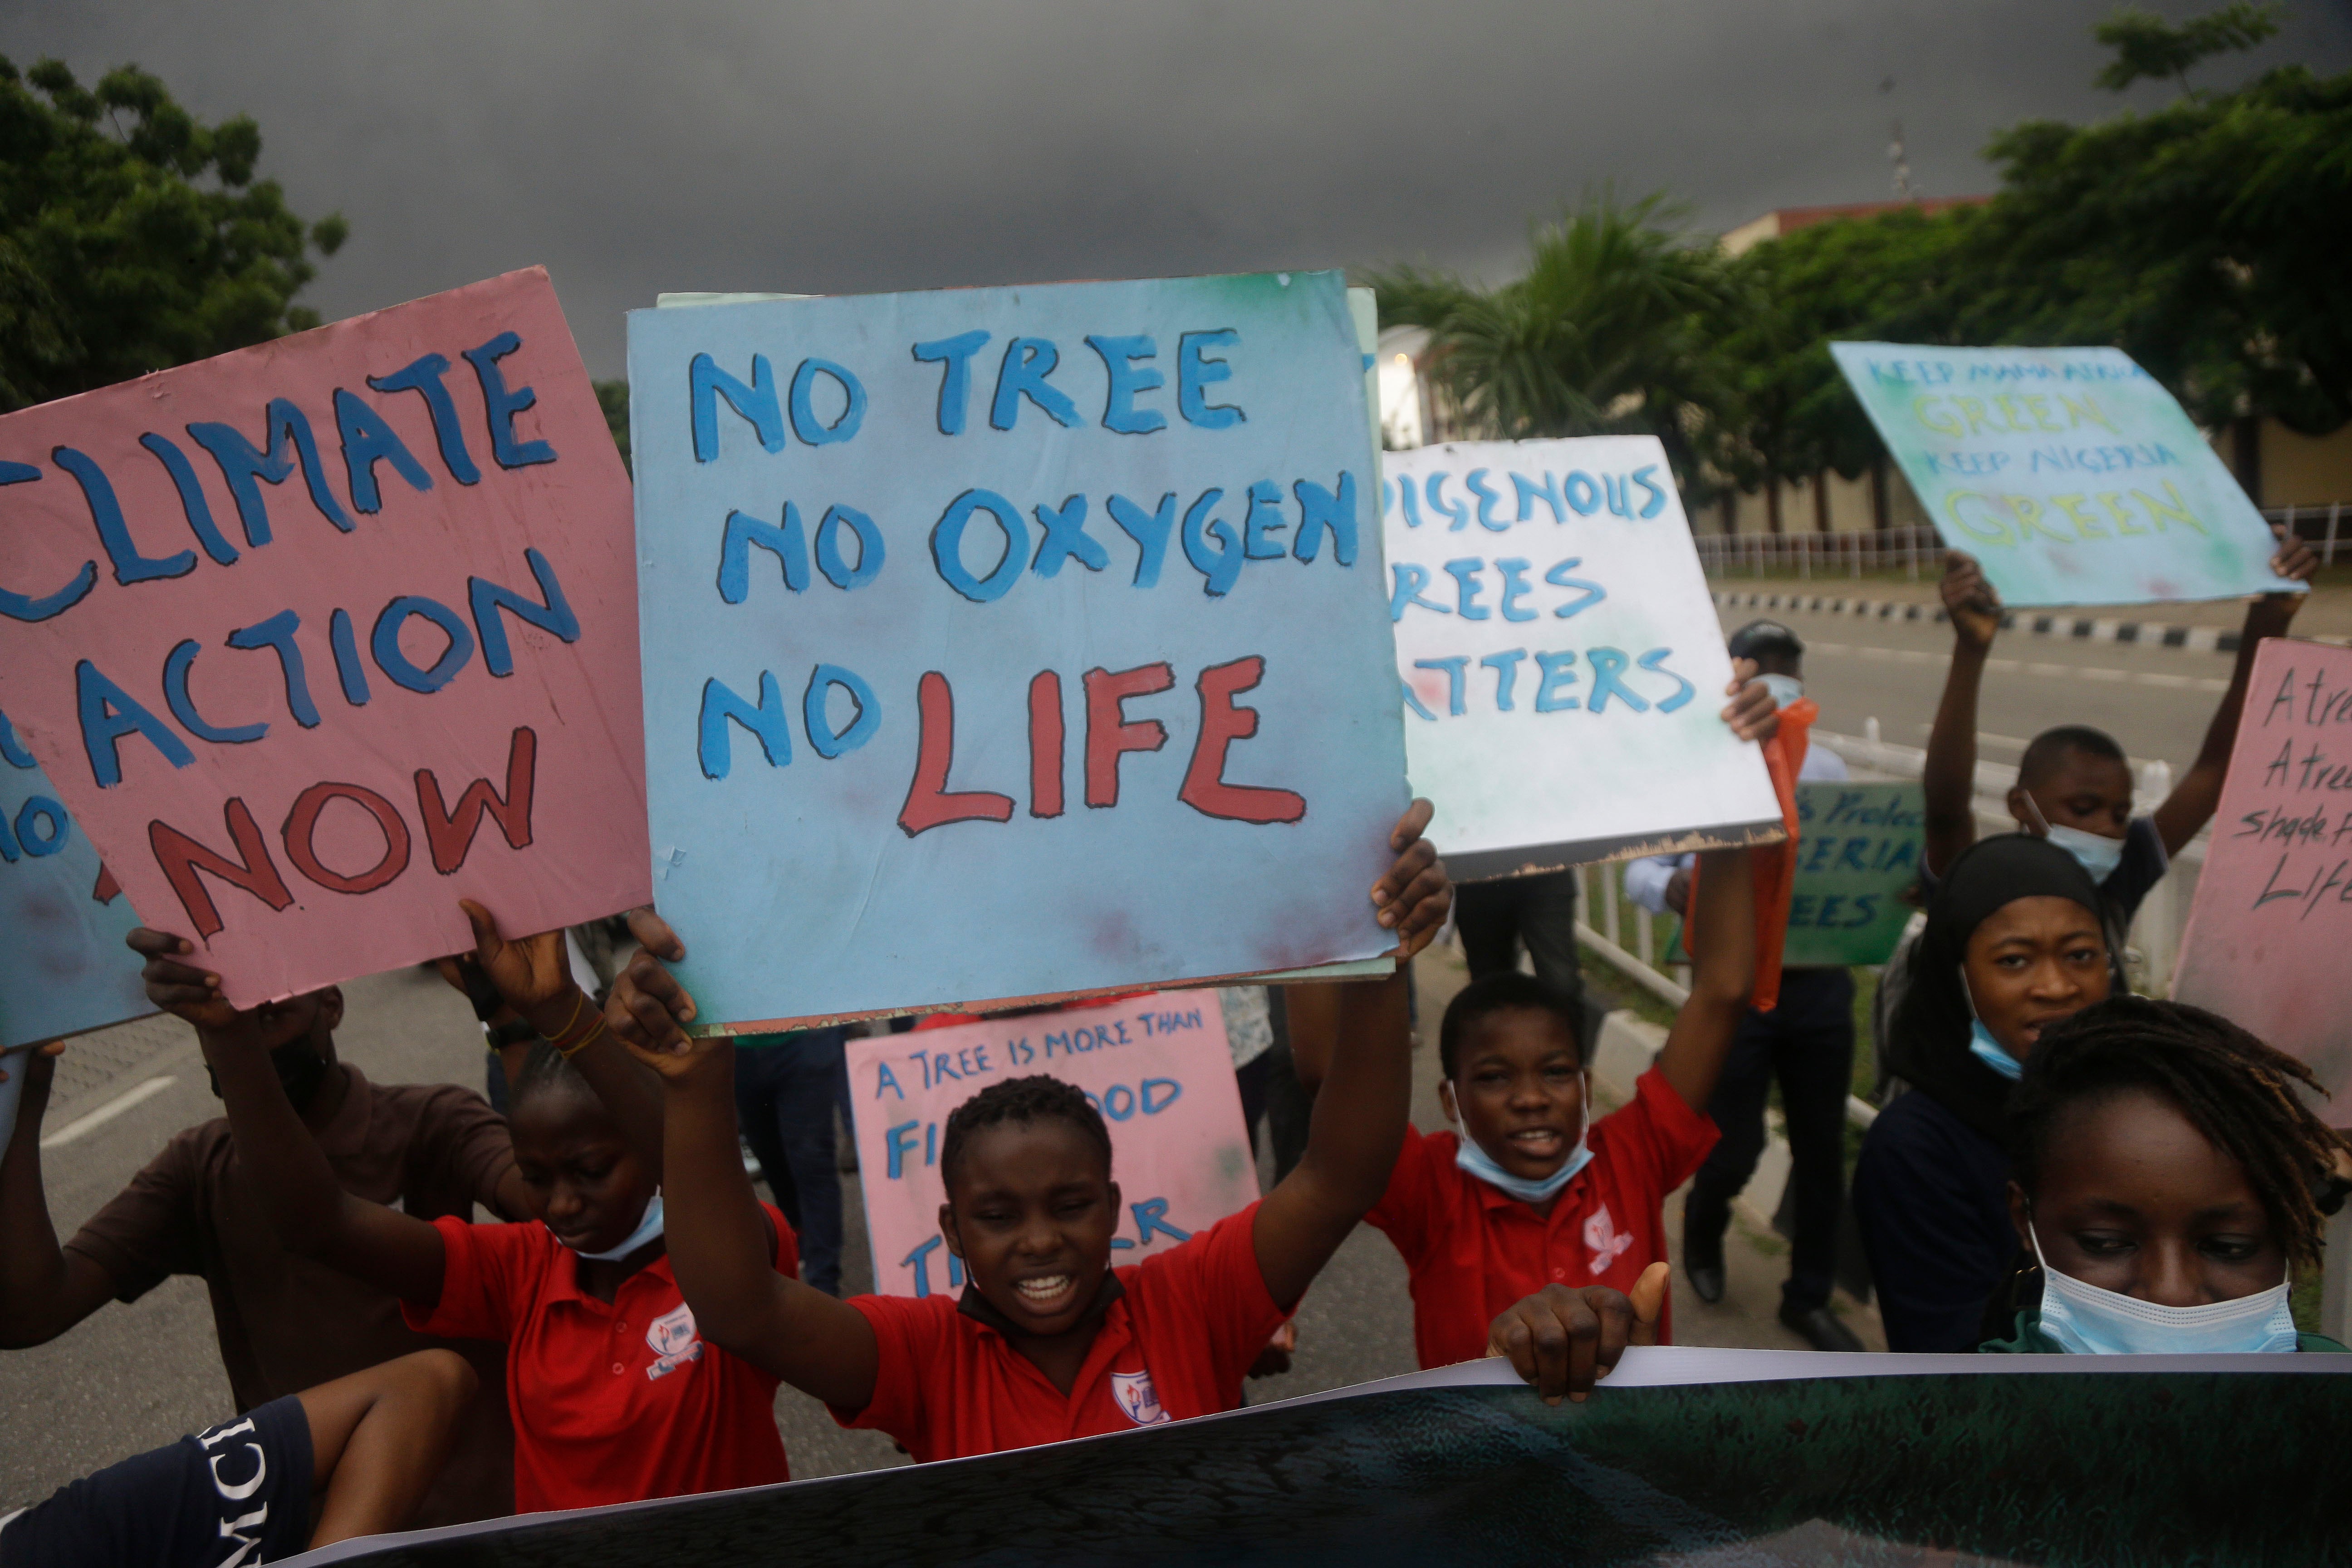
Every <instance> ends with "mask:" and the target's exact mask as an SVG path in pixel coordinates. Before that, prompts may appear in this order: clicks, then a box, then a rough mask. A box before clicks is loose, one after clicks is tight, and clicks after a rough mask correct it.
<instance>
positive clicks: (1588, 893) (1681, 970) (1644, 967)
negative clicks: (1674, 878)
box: [1576, 860, 1878, 1127]
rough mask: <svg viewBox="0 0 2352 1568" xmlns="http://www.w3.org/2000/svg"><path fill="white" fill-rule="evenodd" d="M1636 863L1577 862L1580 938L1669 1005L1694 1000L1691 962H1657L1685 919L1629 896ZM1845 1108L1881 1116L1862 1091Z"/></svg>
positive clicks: (1860, 1118) (1850, 1114)
mask: <svg viewBox="0 0 2352 1568" xmlns="http://www.w3.org/2000/svg"><path fill="white" fill-rule="evenodd" d="M1632 863H1633V862H1631V861H1628V860H1611V861H1607V862H1604V863H1603V864H1601V865H1598V866H1579V867H1578V868H1576V897H1577V907H1578V908H1579V909H1580V910H1583V911H1584V917H1585V918H1584V919H1582V920H1580V921H1577V922H1576V936H1577V940H1578V941H1579V942H1582V943H1583V944H1584V945H1585V946H1587V947H1589V948H1591V950H1592V951H1593V952H1596V953H1598V954H1599V955H1600V956H1601V958H1603V959H1605V960H1607V961H1608V963H1609V964H1610V966H1611V967H1612V968H1613V969H1615V970H1616V971H1617V972H1618V973H1621V974H1622V975H1624V976H1625V978H1627V979H1628V980H1631V981H1632V982H1633V984H1636V985H1639V986H1640V987H1642V989H1643V990H1644V991H1647V992H1649V993H1650V994H1652V995H1654V996H1655V997H1657V998H1659V999H1660V1000H1661V1001H1663V1002H1664V1003H1665V1004H1666V1005H1668V1006H1672V1007H1679V1006H1681V1005H1683V1004H1684V1003H1685V1002H1687V1001H1689V1000H1690V965H1688V964H1686V963H1678V964H1676V965H1675V972H1674V973H1672V974H1668V973H1665V972H1664V971H1663V970H1661V969H1660V968H1659V967H1658V966H1657V954H1658V952H1660V951H1661V946H1662V942H1663V943H1671V942H1672V941H1673V939H1674V934H1675V931H1678V930H1680V929H1681V925H1682V922H1681V921H1679V920H1677V919H1675V917H1674V916H1672V915H1659V914H1653V913H1651V912H1650V911H1649V910H1645V909H1643V907H1642V906H1641V905H1639V904H1637V903H1635V902H1633V900H1631V899H1629V898H1627V897H1626V896H1625V868H1626V867H1627V866H1629V865H1631V864H1632ZM1596 894H1598V895H1599V896H1600V902H1599V904H1598V905H1597V906H1596V905H1595V903H1594V901H1593V900H1594V897H1595V895H1596ZM1596 909H1597V912H1598V913H1599V915H1600V917H1601V925H1600V927H1599V929H1597V930H1596V929H1595V928H1594V927H1593V925H1592V923H1591V918H1592V916H1593V914H1594V913H1595V912H1596ZM1628 925H1631V926H1632V927H1633V950H1632V951H1631V952H1628V951H1627V950H1626V947H1625V928H1626V927H1627V926H1628ZM1845 1114H1846V1120H1847V1121H1851V1122H1853V1124H1854V1125H1855V1126H1857V1127H1867V1126H1869V1125H1870V1124H1871V1122H1872V1121H1875V1120H1876V1119H1877V1116H1878V1108H1877V1107H1876V1106H1874V1105H1873V1104H1871V1103H1870V1102H1869V1101H1868V1100H1864V1099H1862V1098H1861V1097H1860V1096H1858V1095H1853V1094H1848V1095H1847V1096H1846V1097H1845ZM1776 1125H1777V1123H1776Z"/></svg>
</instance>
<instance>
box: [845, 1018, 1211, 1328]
mask: <svg viewBox="0 0 2352 1568" xmlns="http://www.w3.org/2000/svg"><path fill="white" fill-rule="evenodd" d="M848 1058H849V1103H850V1108H851V1110H852V1112H853V1120H855V1121H856V1124H857V1125H856V1137H857V1168H858V1171H859V1172H860V1173H861V1176H862V1179H863V1182H864V1185H863V1186H862V1188H861V1189H860V1190H861V1191H862V1192H863V1194H865V1204H866V1234H867V1236H868V1237H869V1238H870V1239H871V1240H872V1242H873V1247H874V1289H876V1290H877V1291H878V1292H879V1293H881V1294H883V1295H886V1296H928V1295H929V1294H930V1293H931V1292H932V1291H934V1290H952V1289H961V1288H962V1286H963V1279H964V1276H963V1266H962V1264H961V1262H959V1261H958V1260H957V1259H955V1258H952V1257H950V1255H949V1253H948V1250H947V1247H946V1245H945V1244H944V1242H942V1240H941V1239H940V1204H941V1203H942V1202H943V1201H945V1198H946V1195H947V1194H946V1188H945V1187H944V1185H943V1184H941V1182H940V1167H939V1155H940V1134H941V1132H942V1131H943V1130H944V1129H945V1127H946V1125H947V1120H948V1116H949V1113H950V1112H951V1111H953V1110H955V1108H956V1107H957V1106H959V1105H961V1104H962V1103H963V1102H964V1101H965V1100H970V1099H971V1097H972V1096H973V1095H975V1094H978V1093H979V1092H980V1091H981V1090H982V1089H986V1088H987V1087H988V1086H989V1085H990V1084H992V1083H998V1082H1002V1081H1003V1080H1004V1079H1009V1078H1019V1077H1023V1076H1024V1075H1026V1074H1030V1073H1046V1074H1050V1075H1051V1076H1053V1077H1055V1078H1058V1079H1062V1080H1063V1081H1064V1082H1066V1083H1070V1084H1074V1085H1076V1087H1077V1088H1079V1089H1084V1090H1085V1091H1086V1095H1087V1099H1088V1100H1092V1101H1093V1102H1094V1104H1095V1108H1096V1109H1097V1110H1100V1111H1101V1112H1102V1113H1103V1120H1104V1121H1105V1123H1106V1124H1107V1125H1108V1127H1109V1128H1110V1142H1111V1179H1112V1180H1113V1181H1115V1182H1117V1183H1118V1185H1119V1195H1120V1199H1121V1207H1122V1213H1121V1216H1120V1219H1119V1226H1118V1236H1117V1237H1114V1238H1113V1239H1112V1241H1111V1244H1110V1245H1111V1261H1112V1263H1113V1264H1120V1265H1123V1264H1129V1263H1139V1262H1141V1261H1142V1260H1143V1259H1144V1258H1148V1257H1150V1255H1151V1254H1153V1253H1155V1252H1163V1251H1165V1250H1167V1249H1168V1248H1169V1247H1173V1246H1175V1245H1176V1244H1177V1243H1179V1242H1181V1241H1182V1240H1184V1239H1185V1238H1186V1237H1190V1236H1192V1234H1194V1233H1195V1232H1197V1231H1200V1230H1203V1229H1205V1228H1207V1227H1208V1226H1212V1225H1214V1224H1215V1223H1216V1222H1217V1221H1218V1220H1221V1219H1223V1217H1224V1216H1225V1215H1229V1214H1233V1213H1235V1212H1236V1211H1238V1210H1240V1209H1241V1208H1243V1207H1244V1205H1247V1204H1249V1203H1250V1202H1252V1201H1253V1200H1254V1199H1255V1198H1256V1196H1257V1164H1256V1162H1255V1159H1253V1158H1252V1156H1251V1153H1250V1146H1249V1133H1248V1130H1247V1129H1246V1128H1245V1127H1244V1125H1243V1123H1242V1101H1241V1091H1240V1089H1238V1088H1236V1087H1235V1085H1234V1064H1233V1057H1232V1053H1231V1050H1230V1047H1228V1046H1227V1044H1226V1040H1225V1023H1224V1017H1223V1015H1222V1014H1221V1013H1220V1012H1219V1011H1218V1008H1217V994H1216V993H1215V992H1213V991H1176V992H1156V993H1153V994H1149V995H1143V996H1133V997H1129V998H1128V999H1127V1000H1125V1001H1122V1002H1118V1003H1114V1004H1112V1005H1108V1006H1102V1007H1074V1008H1066V1009H1063V1010H1060V1011H1056V1012H1048V1013H1031V1014H1026V1015H1024V1016H1020V1017H1014V1018H1002V1019H995V1020H992V1021H990V1022H987V1023H980V1024H960V1025H957V1026H953V1027H951V1028H943V1029H924V1030H920V1031H918V1032H916V1033H913V1034H906V1035H882V1036H877V1037H874V1038H871V1039H864V1040H852V1041H850V1042H849V1047H848Z"/></svg>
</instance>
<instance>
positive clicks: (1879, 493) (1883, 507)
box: [1870, 458, 1895, 533]
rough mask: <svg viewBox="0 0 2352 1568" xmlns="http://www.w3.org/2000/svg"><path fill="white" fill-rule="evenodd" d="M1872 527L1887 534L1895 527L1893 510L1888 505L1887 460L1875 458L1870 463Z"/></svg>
mask: <svg viewBox="0 0 2352 1568" xmlns="http://www.w3.org/2000/svg"><path fill="white" fill-rule="evenodd" d="M1870 526H1871V527H1872V528H1874V529H1876V530H1877V531H1879V532H1881V533H1885V531H1887V530H1888V529H1890V528H1892V527H1894V526H1895V519H1894V516H1893V512H1892V509H1891V508H1889V507H1888V505H1887V504H1886V459H1885V458H1872V459H1871V462H1870Z"/></svg>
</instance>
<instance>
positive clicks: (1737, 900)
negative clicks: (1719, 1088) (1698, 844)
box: [1657, 849, 1756, 1111]
mask: <svg viewBox="0 0 2352 1568" xmlns="http://www.w3.org/2000/svg"><path fill="white" fill-rule="evenodd" d="M1686 945H1687V946H1688V947H1689V948H1690V952H1691V987H1690V1000H1688V1001H1687V1002H1685V1003H1684V1004H1683V1005H1682V1011H1681V1012H1679V1013H1676V1014H1675V1022H1674V1026H1673V1027H1672V1028H1670V1029H1668V1030H1667V1031H1666V1044H1665V1047H1664V1049H1663V1050H1661V1051H1659V1052H1658V1063H1657V1066H1658V1072H1659V1074H1660V1076H1662V1077H1663V1078H1664V1079H1665V1080H1666V1082H1667V1084H1668V1085H1669V1086H1671V1087H1672V1088H1673V1089H1674V1091H1675V1093H1676V1094H1678V1095H1680V1096H1682V1099H1683V1103H1684V1104H1685V1105H1687V1106H1689V1107H1690V1108H1691V1109H1692V1110H1700V1111H1703V1110H1706V1102H1707V1100H1708V1098H1709V1097H1710V1096H1712V1095H1713V1094H1714V1093H1715V1080H1716V1079H1717V1078H1718V1077H1720V1076H1721V1075H1722V1072H1723V1058H1726V1057H1727V1056H1729V1055H1730V1054H1731V1039H1732V1037H1733V1036H1734V1035H1735V1034H1737V1033H1738V1030H1739V1020H1740V1018H1741V1017H1742V1016H1744V1015H1745V1014H1746V1013H1747V1011H1748V988H1749V987H1750V986H1752V985H1753V984H1755V982H1756V877H1755V869H1754V859H1753V857H1752V855H1751V854H1750V852H1749V851H1748V850H1746V849H1710V850H1708V851H1707V852H1706V854H1704V855H1701V856H1700V857H1699V865H1698V877H1697V880H1696V897H1694V898H1693V899H1692V900H1691V911H1690V933H1689V936H1688V938H1687V939H1686Z"/></svg>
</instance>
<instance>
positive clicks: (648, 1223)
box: [565, 1193, 662, 1263]
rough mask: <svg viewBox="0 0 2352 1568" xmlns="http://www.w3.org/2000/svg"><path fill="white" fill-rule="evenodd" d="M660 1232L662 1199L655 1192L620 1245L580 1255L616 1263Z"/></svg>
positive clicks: (602, 1261) (603, 1261)
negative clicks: (634, 1226) (635, 1225)
mask: <svg viewBox="0 0 2352 1568" xmlns="http://www.w3.org/2000/svg"><path fill="white" fill-rule="evenodd" d="M661 1233H662V1199H661V1194H659V1193H656V1194H654V1195H653V1196H652V1197H651V1198H650V1199H648V1200H647V1201H646V1212H645V1216H644V1217H643V1218H641V1219H639V1220H638V1221H637V1228H636V1229H635V1230H633V1231H631V1232H629V1234H628V1237H627V1238H626V1239H625V1240H623V1241H622V1242H621V1243H620V1245H618V1246H617V1247H606V1248H605V1249H604V1251H602V1252H581V1253H580V1256H581V1257H583V1258H593V1259H594V1260H595V1261H597V1262H599V1263H617V1262H619V1261H620V1260H621V1259H622V1258H626V1257H627V1256H628V1255H629V1254H631V1253H632V1252H635V1250H636V1249H637V1248H639V1247H643V1246H644V1245H645V1244H646V1243H647V1242H649V1241H651V1240H653V1239H654V1238H655V1237H657V1236H659V1235H661ZM565 1245H567V1246H569V1245H570V1244H569V1243H566V1244H565ZM574 1250H575V1251H577V1250H578V1249H577V1248H574Z"/></svg>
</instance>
